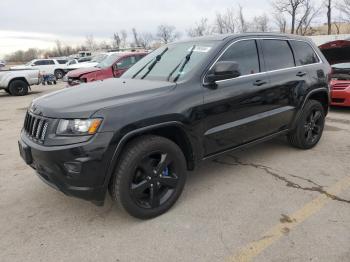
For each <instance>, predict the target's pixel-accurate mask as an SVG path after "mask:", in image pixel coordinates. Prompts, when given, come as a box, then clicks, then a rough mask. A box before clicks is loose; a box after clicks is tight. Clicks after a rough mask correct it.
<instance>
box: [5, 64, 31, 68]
mask: <svg viewBox="0 0 350 262" xmlns="http://www.w3.org/2000/svg"><path fill="white" fill-rule="evenodd" d="M28 68H31V67H30V66H27V65H17V66H11V67H10V69H28Z"/></svg>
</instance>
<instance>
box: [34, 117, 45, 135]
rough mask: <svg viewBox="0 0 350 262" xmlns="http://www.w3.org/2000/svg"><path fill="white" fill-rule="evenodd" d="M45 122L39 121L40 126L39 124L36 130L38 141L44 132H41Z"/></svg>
mask: <svg viewBox="0 0 350 262" xmlns="http://www.w3.org/2000/svg"><path fill="white" fill-rule="evenodd" d="M43 122H44V120H43V119H40V120H39V124H38V127H37V129H36V134H35V138H36V139H38V138H39V134H40V132H41V131H42V130H41V127H42V126H43Z"/></svg>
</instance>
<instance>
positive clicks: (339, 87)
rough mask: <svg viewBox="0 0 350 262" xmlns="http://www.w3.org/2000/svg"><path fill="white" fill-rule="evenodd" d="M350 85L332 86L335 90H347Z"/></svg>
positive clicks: (339, 84)
mask: <svg viewBox="0 0 350 262" xmlns="http://www.w3.org/2000/svg"><path fill="white" fill-rule="evenodd" d="M349 85H350V84H349V83H338V84H334V85H333V86H332V88H333V90H344V89H346V88H347V87H348V86H349Z"/></svg>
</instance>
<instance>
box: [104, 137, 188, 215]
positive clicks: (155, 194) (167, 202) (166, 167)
mask: <svg viewBox="0 0 350 262" xmlns="http://www.w3.org/2000/svg"><path fill="white" fill-rule="evenodd" d="M186 176H187V170H186V161H185V157H184V154H183V152H182V151H181V149H180V148H179V147H178V146H177V145H176V144H175V143H174V142H172V141H171V140H169V139H166V138H164V137H159V136H153V135H147V136H142V137H139V138H136V139H135V140H133V141H132V142H130V143H129V144H128V145H127V146H126V149H125V150H124V151H123V153H122V155H121V158H120V160H119V162H118V164H117V167H116V170H115V173H114V175H113V177H112V179H111V183H110V188H109V189H110V193H111V196H112V198H113V199H114V200H116V201H118V202H119V205H120V206H122V207H123V208H124V209H125V210H126V211H127V212H128V213H129V214H130V215H132V216H134V217H137V218H140V219H149V218H153V217H156V216H159V215H161V214H163V213H165V212H166V211H167V210H168V209H170V208H171V207H172V206H173V205H174V204H175V202H176V201H177V199H178V198H179V196H180V195H181V193H182V191H183V188H184V185H185V182H186Z"/></svg>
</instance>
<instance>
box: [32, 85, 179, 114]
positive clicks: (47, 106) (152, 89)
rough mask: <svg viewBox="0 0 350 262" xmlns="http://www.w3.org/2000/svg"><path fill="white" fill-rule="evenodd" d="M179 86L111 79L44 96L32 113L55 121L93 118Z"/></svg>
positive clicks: (34, 103) (36, 100) (37, 100)
mask: <svg viewBox="0 0 350 262" xmlns="http://www.w3.org/2000/svg"><path fill="white" fill-rule="evenodd" d="M175 86H176V84H175V83H171V82H166V81H150V80H139V79H120V78H111V79H107V80H104V81H96V82H92V83H87V84H82V85H79V86H77V87H74V88H66V89H64V90H60V91H57V92H53V93H50V94H47V95H44V96H42V97H40V98H37V99H35V100H33V103H32V105H31V108H30V110H31V111H33V112H34V113H35V114H38V115H42V116H46V117H52V118H89V117H90V116H91V115H92V114H93V113H95V112H96V111H98V110H100V109H102V108H106V107H111V106H118V105H122V104H125V103H136V102H138V101H141V100H144V99H150V98H152V97H154V96H158V95H161V94H163V93H165V92H168V91H170V90H172V89H173V88H174V87H175Z"/></svg>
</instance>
